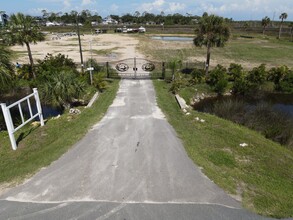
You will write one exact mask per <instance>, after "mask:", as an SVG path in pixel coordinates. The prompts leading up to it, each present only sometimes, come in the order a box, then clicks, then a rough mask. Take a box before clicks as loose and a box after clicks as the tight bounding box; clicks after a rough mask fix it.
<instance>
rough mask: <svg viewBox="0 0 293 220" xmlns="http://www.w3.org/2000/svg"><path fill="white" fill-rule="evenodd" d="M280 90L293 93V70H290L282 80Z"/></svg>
mask: <svg viewBox="0 0 293 220" xmlns="http://www.w3.org/2000/svg"><path fill="white" fill-rule="evenodd" d="M280 90H281V91H283V92H288V93H293V71H292V70H291V71H289V72H288V73H287V75H286V76H285V77H284V79H283V80H282V81H281V82H280Z"/></svg>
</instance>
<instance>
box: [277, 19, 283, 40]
mask: <svg viewBox="0 0 293 220" xmlns="http://www.w3.org/2000/svg"><path fill="white" fill-rule="evenodd" d="M282 26H283V19H282V21H281V24H280V29H279V37H278V39H281V32H282Z"/></svg>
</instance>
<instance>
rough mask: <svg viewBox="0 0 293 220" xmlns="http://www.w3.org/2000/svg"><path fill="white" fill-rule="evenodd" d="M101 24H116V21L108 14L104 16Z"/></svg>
mask: <svg viewBox="0 0 293 220" xmlns="http://www.w3.org/2000/svg"><path fill="white" fill-rule="evenodd" d="M102 23H103V24H118V21H116V20H115V19H113V18H111V16H108V17H106V18H104V19H103V22H102Z"/></svg>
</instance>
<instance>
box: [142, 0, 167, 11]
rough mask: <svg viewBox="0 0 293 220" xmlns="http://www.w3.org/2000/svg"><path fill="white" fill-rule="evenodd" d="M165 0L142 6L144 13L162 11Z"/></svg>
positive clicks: (156, 0) (157, 0)
mask: <svg viewBox="0 0 293 220" xmlns="http://www.w3.org/2000/svg"><path fill="white" fill-rule="evenodd" d="M164 4H165V0H155V1H154V2H151V3H143V4H142V5H141V8H142V11H147V12H152V11H161V10H162V7H163V5H164Z"/></svg>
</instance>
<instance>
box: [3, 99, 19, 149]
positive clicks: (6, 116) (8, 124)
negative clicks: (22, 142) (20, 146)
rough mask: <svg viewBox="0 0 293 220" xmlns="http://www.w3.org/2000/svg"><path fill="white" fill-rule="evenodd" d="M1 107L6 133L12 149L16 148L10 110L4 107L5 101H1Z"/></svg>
mask: <svg viewBox="0 0 293 220" xmlns="http://www.w3.org/2000/svg"><path fill="white" fill-rule="evenodd" d="M1 108H2V112H3V116H4V120H5V122H6V127H7V132H8V135H9V139H10V142H11V146H12V149H13V150H16V149H17V145H16V141H15V137H14V135H13V133H14V126H13V122H12V119H11V114H10V111H9V109H7V108H6V103H1Z"/></svg>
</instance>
